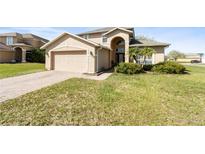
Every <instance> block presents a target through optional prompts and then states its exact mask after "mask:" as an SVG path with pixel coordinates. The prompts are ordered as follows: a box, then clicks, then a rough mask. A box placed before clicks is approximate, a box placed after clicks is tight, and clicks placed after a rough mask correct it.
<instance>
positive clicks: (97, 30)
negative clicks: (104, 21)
mask: <svg viewBox="0 0 205 154" xmlns="http://www.w3.org/2000/svg"><path fill="white" fill-rule="evenodd" d="M113 28H115V27H104V28H98V29H95V30H91V31H88V32H84V33H80V34H78V35H85V34H93V33H103V32H108V31H110V30H112V29H113ZM120 28H124V29H127V30H132V29H133V27H120Z"/></svg>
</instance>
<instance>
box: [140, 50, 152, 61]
mask: <svg viewBox="0 0 205 154" xmlns="http://www.w3.org/2000/svg"><path fill="white" fill-rule="evenodd" d="M153 53H155V50H154V49H153V48H149V47H145V48H142V49H141V50H140V55H142V56H143V64H146V60H147V58H148V57H149V56H152V54H153Z"/></svg>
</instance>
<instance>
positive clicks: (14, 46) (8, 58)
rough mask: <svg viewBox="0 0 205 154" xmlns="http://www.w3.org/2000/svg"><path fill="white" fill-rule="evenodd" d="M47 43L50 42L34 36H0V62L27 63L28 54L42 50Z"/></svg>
mask: <svg viewBox="0 0 205 154" xmlns="http://www.w3.org/2000/svg"><path fill="white" fill-rule="evenodd" d="M47 42H48V40H46V39H44V38H42V37H39V36H36V35H33V34H20V33H4V34H0V43H1V46H2V49H0V62H15V61H17V62H25V61H26V52H28V51H31V50H32V49H34V48H40V47H41V46H43V45H44V44H45V43H47ZM3 48H4V49H5V50H4V49H3Z"/></svg>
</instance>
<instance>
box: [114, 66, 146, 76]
mask: <svg viewBox="0 0 205 154" xmlns="http://www.w3.org/2000/svg"><path fill="white" fill-rule="evenodd" d="M115 72H117V73H124V74H138V73H142V72H143V68H142V66H141V65H139V64H134V63H120V64H119V65H118V66H116V67H115Z"/></svg>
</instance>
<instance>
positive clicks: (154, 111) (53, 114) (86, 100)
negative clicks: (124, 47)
mask: <svg viewBox="0 0 205 154" xmlns="http://www.w3.org/2000/svg"><path fill="white" fill-rule="evenodd" d="M187 68H188V69H189V70H190V71H191V72H190V74H189V75H188V74H186V75H156V74H155V75H154V74H141V75H134V76H128V75H122V74H113V75H112V76H111V77H110V78H108V79H107V80H105V81H93V80H86V79H76V78H74V79H70V80H67V81H64V82H62V83H59V84H56V85H54V86H51V87H48V88H44V89H42V90H38V91H35V92H32V93H30V94H27V95H24V96H22V97H19V98H17V99H13V100H10V101H7V102H5V103H3V104H1V105H0V125H205V68H203V67H191V66H187Z"/></svg>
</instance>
